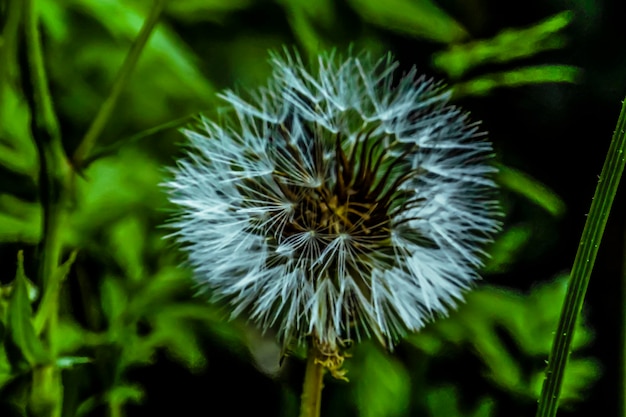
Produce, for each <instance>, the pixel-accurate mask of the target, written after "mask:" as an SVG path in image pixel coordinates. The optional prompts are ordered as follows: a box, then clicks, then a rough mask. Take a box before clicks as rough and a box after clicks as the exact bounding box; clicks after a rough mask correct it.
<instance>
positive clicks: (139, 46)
mask: <svg viewBox="0 0 626 417" xmlns="http://www.w3.org/2000/svg"><path fill="white" fill-rule="evenodd" d="M165 1H166V0H154V2H153V4H152V8H151V9H150V14H149V15H148V17H147V18H146V20H145V22H144V24H143V26H142V28H141V31H140V32H139V35H138V36H137V38H136V39H135V41H134V42H133V45H132V47H131V48H130V51H128V55H126V59H125V60H124V63H123V64H122V67H121V68H120V70H119V72H118V73H117V77H116V79H115V82H114V83H113V87H112V88H111V92H110V94H109V96H108V97H107V98H106V100H105V101H104V103H102V106H101V107H100V109H99V110H98V113H97V115H96V117H95V118H94V119H93V122H92V123H91V126H89V129H88V130H87V133H85V136H84V137H83V139H82V140H81V142H80V144H79V145H78V147H77V148H76V151H75V152H74V156H73V158H72V161H73V163H74V166H75V167H77V169H79V170H80V169H83V165H84V162H85V160H87V159H88V158H89V154H90V152H91V150H92V149H93V147H94V146H95V144H96V142H97V141H98V138H99V137H100V135H101V134H102V131H103V130H104V127H105V126H106V124H107V123H108V121H109V119H110V118H111V115H112V114H113V110H114V109H115V105H116V104H117V102H118V100H119V98H120V96H121V94H122V91H123V90H124V87H125V86H126V83H127V82H128V80H129V79H130V75H131V74H132V72H133V70H134V69H135V67H136V65H137V62H138V61H139V57H140V55H141V52H142V51H143V49H144V47H145V46H146V43H147V42H148V39H149V38H150V35H151V34H152V31H153V29H154V28H155V26H156V24H157V23H158V21H159V18H160V16H161V12H162V11H163V7H164V6H165Z"/></svg>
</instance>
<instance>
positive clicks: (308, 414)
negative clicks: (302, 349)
mask: <svg viewBox="0 0 626 417" xmlns="http://www.w3.org/2000/svg"><path fill="white" fill-rule="evenodd" d="M323 379H324V366H323V365H322V364H321V363H320V362H319V360H318V350H317V347H316V346H315V344H314V343H313V344H312V346H311V348H310V349H309V354H308V357H307V361H306V370H305V374H304V386H303V387H302V403H301V405H300V417H319V415H320V410H321V405H322V388H323V387H324V383H323Z"/></svg>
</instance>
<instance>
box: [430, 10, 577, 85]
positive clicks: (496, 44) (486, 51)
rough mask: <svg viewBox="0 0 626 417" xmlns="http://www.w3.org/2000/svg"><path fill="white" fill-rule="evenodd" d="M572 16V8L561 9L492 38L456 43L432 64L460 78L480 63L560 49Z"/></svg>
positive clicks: (434, 58) (500, 61)
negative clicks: (548, 16) (530, 25)
mask: <svg viewBox="0 0 626 417" xmlns="http://www.w3.org/2000/svg"><path fill="white" fill-rule="evenodd" d="M571 20H572V13H571V12H567V11H566V12H561V13H559V14H556V15H554V16H552V17H550V18H548V19H546V20H544V21H543V22H540V23H538V24H536V25H534V26H532V27H529V28H524V29H506V30H504V31H502V32H500V33H499V34H498V35H497V36H495V37H494V38H491V39H484V40H478V41H474V42H469V43H465V44H455V45H452V46H450V48H449V49H448V50H446V51H443V52H438V53H436V54H435V55H434V56H433V64H434V66H435V67H436V68H438V69H440V70H441V71H444V72H445V73H446V74H447V75H448V77H450V78H453V79H457V78H460V77H462V76H463V75H464V74H465V73H467V71H469V70H470V69H472V68H474V67H476V66H479V65H485V64H489V63H494V62H496V63H502V62H508V61H512V60H514V59H518V58H524V57H528V56H532V55H535V54H537V53H539V52H541V51H545V50H550V49H558V48H561V47H562V46H563V45H564V44H565V40H564V39H563V38H562V36H561V35H560V34H559V31H561V30H562V29H563V28H565V27H566V26H567V25H568V24H569V23H570V21H571Z"/></svg>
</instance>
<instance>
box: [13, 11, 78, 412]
mask: <svg viewBox="0 0 626 417" xmlns="http://www.w3.org/2000/svg"><path fill="white" fill-rule="evenodd" d="M22 5H23V16H24V37H25V40H26V54H27V59H28V65H27V66H26V68H25V71H24V72H25V77H24V91H25V96H26V99H27V101H28V103H29V106H30V109H31V132H32V136H33V140H34V141H35V144H36V146H37V150H38V155H39V174H38V186H39V192H40V200H41V204H42V207H43V225H42V229H43V230H42V241H41V242H40V246H39V269H38V283H39V285H41V286H42V288H43V298H44V299H46V300H47V303H46V304H47V305H49V306H50V311H49V312H47V313H48V314H46V322H45V325H43V324H42V325H41V329H40V330H43V336H44V339H45V341H46V345H47V349H48V352H49V354H50V356H51V358H53V362H52V363H50V364H46V365H43V366H40V367H37V368H36V369H34V370H33V384H32V389H31V400H30V403H31V404H30V405H31V408H32V411H33V413H34V414H35V415H38V416H46V417H59V416H60V415H61V410H62V397H63V385H62V383H61V373H60V370H59V369H58V368H57V367H56V365H55V362H54V358H55V357H56V354H57V349H56V343H55V335H56V328H57V323H58V297H59V291H60V281H59V280H60V279H61V277H60V274H58V273H57V269H58V266H59V261H60V259H61V252H62V242H61V238H60V232H61V230H62V227H63V223H64V216H65V211H66V198H65V195H66V187H67V184H68V180H69V178H70V175H71V168H70V165H69V163H68V160H67V158H66V155H65V151H64V150H63V146H62V143H61V134H60V129H59V123H58V120H57V117H56V114H55V113H54V106H53V104H52V98H51V95H50V90H49V88H48V78H47V75H46V69H45V66H44V60H43V52H42V47H41V38H40V34H39V26H38V23H39V22H38V14H37V10H36V7H35V6H36V5H35V1H34V0H24V1H23V3H22Z"/></svg>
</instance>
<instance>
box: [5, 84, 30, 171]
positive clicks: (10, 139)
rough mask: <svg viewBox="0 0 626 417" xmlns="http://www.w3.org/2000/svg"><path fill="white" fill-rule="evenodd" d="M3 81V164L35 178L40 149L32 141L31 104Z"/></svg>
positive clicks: (7, 167)
mask: <svg viewBox="0 0 626 417" xmlns="http://www.w3.org/2000/svg"><path fill="white" fill-rule="evenodd" d="M4 81H5V80H0V103H2V106H0V165H1V166H4V167H5V168H6V169H8V170H9V171H12V172H15V173H17V174H21V175H25V176H28V177H29V178H31V179H32V180H35V179H36V178H37V172H38V160H37V149H36V148H35V143H34V142H33V141H32V140H31V137H30V131H29V129H28V126H29V119H30V118H29V114H28V106H27V105H26V103H25V102H24V100H23V98H22V97H21V96H20V95H19V94H18V92H17V91H16V90H15V88H14V87H13V86H12V85H11V84H9V83H7V82H4Z"/></svg>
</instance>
